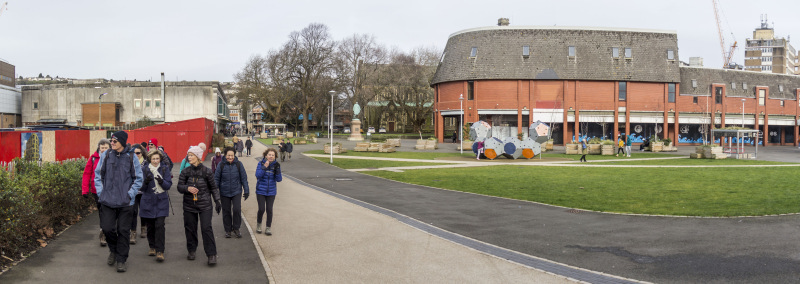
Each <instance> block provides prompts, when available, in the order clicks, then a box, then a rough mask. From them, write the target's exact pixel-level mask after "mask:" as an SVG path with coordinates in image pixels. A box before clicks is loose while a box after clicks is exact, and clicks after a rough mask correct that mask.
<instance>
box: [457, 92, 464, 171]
mask: <svg viewBox="0 0 800 284" xmlns="http://www.w3.org/2000/svg"><path fill="white" fill-rule="evenodd" d="M458 101H459V102H460V103H461V118H460V119H459V121H458V143H461V145H460V146H458V148H459V149H461V155H462V156H463V155H464V94H460V95H458Z"/></svg>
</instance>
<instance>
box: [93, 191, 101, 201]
mask: <svg viewBox="0 0 800 284" xmlns="http://www.w3.org/2000/svg"><path fill="white" fill-rule="evenodd" d="M92 197H93V198H94V202H100V197H99V196H97V193H92Z"/></svg>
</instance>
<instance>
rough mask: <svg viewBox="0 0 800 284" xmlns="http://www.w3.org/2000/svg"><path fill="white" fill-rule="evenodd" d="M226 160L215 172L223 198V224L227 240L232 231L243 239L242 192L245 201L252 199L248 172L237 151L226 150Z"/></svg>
mask: <svg viewBox="0 0 800 284" xmlns="http://www.w3.org/2000/svg"><path fill="white" fill-rule="evenodd" d="M224 157H225V158H224V160H223V161H222V162H221V163H219V166H217V171H216V172H214V182H215V183H216V184H217V185H218V186H219V192H220V196H222V224H223V226H224V228H225V238H230V237H231V231H232V232H233V234H234V235H236V238H241V237H242V233H240V232H239V228H240V227H241V225H242V196H243V195H242V191H243V190H244V199H245V200H247V198H248V197H250V186H249V185H248V184H247V171H245V169H244V165H242V162H240V161H239V159H237V158H236V151H234V150H233V149H232V148H225V155H224Z"/></svg>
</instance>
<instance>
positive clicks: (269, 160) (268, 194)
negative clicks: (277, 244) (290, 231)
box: [256, 148, 283, 236]
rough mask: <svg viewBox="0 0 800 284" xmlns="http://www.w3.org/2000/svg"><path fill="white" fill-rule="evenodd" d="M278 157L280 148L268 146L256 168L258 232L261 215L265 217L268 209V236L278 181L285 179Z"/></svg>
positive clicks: (266, 232) (259, 231) (268, 234)
mask: <svg viewBox="0 0 800 284" xmlns="http://www.w3.org/2000/svg"><path fill="white" fill-rule="evenodd" d="M276 157H278V150H275V148H267V150H266V151H264V155H263V156H262V160H261V162H259V163H258V168H256V180H257V182H256V199H257V201H258V215H257V218H256V220H257V223H258V226H256V232H257V233H261V217H263V215H264V210H265V209H266V211H267V229H266V231H264V234H266V235H267V236H271V235H272V231H271V230H270V227H272V205H273V204H274V203H275V195H276V194H277V193H278V182H280V181H282V180H283V175H281V164H279V163H278V161H276V160H275V159H276ZM265 207H266V208H265Z"/></svg>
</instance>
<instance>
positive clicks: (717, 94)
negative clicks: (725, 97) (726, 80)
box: [714, 87, 722, 104]
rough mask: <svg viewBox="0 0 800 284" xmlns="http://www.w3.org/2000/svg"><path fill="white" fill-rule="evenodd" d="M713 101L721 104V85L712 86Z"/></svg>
mask: <svg viewBox="0 0 800 284" xmlns="http://www.w3.org/2000/svg"><path fill="white" fill-rule="evenodd" d="M714 103H716V104H722V87H714Z"/></svg>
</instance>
